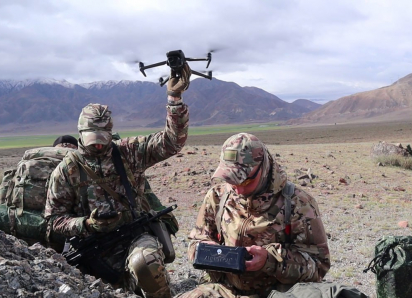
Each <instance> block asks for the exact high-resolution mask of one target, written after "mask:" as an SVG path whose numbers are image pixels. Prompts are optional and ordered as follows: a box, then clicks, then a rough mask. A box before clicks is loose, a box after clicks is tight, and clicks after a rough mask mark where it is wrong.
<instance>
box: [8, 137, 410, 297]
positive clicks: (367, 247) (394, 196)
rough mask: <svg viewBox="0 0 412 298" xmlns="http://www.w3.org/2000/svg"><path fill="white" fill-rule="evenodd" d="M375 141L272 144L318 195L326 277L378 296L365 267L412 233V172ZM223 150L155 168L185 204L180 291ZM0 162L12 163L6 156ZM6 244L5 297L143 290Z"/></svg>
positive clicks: (177, 272)
mask: <svg viewBox="0 0 412 298" xmlns="http://www.w3.org/2000/svg"><path fill="white" fill-rule="evenodd" d="M398 141H402V140H398ZM403 141H404V142H406V140H403ZM406 144H407V143H406ZM372 145H373V143H334V144H305V145H279V146H275V145H269V146H268V147H269V150H270V151H271V153H272V154H273V155H274V156H275V158H276V160H277V161H278V162H279V163H280V164H281V165H282V166H283V167H284V169H285V170H286V172H287V173H288V175H289V178H290V180H292V181H293V182H294V183H296V184H297V185H300V187H302V188H303V189H305V190H306V191H308V192H310V193H311V194H312V195H313V196H315V198H316V200H317V201H318V204H319V208H320V211H321V213H322V218H323V222H324V225H325V228H326V231H327V234H328V237H329V247H330V252H331V262H332V267H331V269H330V271H329V272H328V274H327V275H326V276H325V280H326V281H333V282H337V283H342V284H346V285H350V286H354V287H356V288H358V289H359V290H361V291H362V292H364V293H365V294H367V295H369V296H370V297H376V294H375V288H374V287H375V277H374V275H373V273H371V272H369V273H363V272H362V271H363V269H364V268H366V267H367V265H368V263H369V262H370V260H371V259H372V257H373V249H374V245H375V243H376V242H377V241H378V239H380V238H381V237H382V236H384V235H411V234H412V229H411V223H412V213H411V207H412V183H411V181H412V171H410V170H403V169H400V168H394V167H382V166H378V165H377V163H376V162H375V161H374V159H372V158H371V157H370V148H371V147H372ZM219 150H220V147H219V146H211V145H210V146H193V145H189V146H186V147H185V148H184V149H183V151H182V152H181V154H179V155H177V156H175V157H172V158H170V159H168V160H167V161H164V162H162V163H159V164H157V165H155V166H154V167H153V168H150V169H148V171H147V176H148V179H149V181H150V184H151V185H152V188H153V190H154V192H155V193H156V194H157V195H158V196H159V198H160V200H161V201H162V203H163V204H164V205H167V206H168V205H170V204H174V203H176V204H177V205H178V209H176V210H175V214H176V217H177V219H178V220H179V223H180V231H179V232H178V233H177V234H176V238H174V239H173V242H174V245H175V250H176V260H175V262H174V263H172V264H168V265H167V270H168V272H169V274H170V276H171V280H172V287H173V289H174V290H175V292H176V293H177V292H181V291H186V290H188V289H190V288H192V287H193V286H195V284H196V282H195V280H196V278H197V277H198V276H199V275H200V271H198V270H195V269H193V267H192V266H191V264H190V263H189V262H188V260H187V257H186V250H187V246H188V240H187V235H188V233H189V232H190V230H191V229H192V228H193V225H194V222H195V220H196V215H197V211H198V209H199V207H200V204H201V202H202V199H203V197H204V195H205V193H206V191H207V190H208V189H209V187H210V186H211V181H210V176H211V174H212V173H213V171H214V169H215V168H216V166H217V164H218V156H219ZM18 156H21V155H20V154H19V153H15V157H16V159H17V160H18V158H17V157H18ZM1 157H4V155H3V156H1ZM0 162H3V165H6V162H5V159H0ZM10 164H13V162H12V161H10ZM0 246H1V247H0V273H1V274H0V276H1V277H0V280H1V282H0V295H3V296H4V297H50V298H51V297H136V296H133V295H132V294H130V293H121V292H120V291H119V290H117V291H116V290H114V289H112V288H111V287H110V286H109V285H106V284H103V283H102V282H101V281H100V280H95V279H94V278H93V277H90V276H82V275H81V274H80V272H79V271H78V270H76V269H74V268H72V267H70V266H68V265H67V263H65V260H64V259H63V258H62V257H61V256H60V255H58V254H56V253H55V252H54V251H52V250H51V249H44V248H42V247H40V246H39V245H34V246H31V247H27V246H25V245H24V244H22V243H21V242H19V241H17V240H16V239H15V238H13V237H11V236H7V235H5V234H4V233H1V232H0ZM36 295H37V296H36ZM70 295H71V296H70Z"/></svg>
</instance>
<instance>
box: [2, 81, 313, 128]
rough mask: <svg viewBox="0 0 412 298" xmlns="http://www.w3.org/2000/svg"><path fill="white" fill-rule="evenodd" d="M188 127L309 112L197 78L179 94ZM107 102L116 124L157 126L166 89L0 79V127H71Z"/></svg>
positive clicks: (268, 96)
mask: <svg viewBox="0 0 412 298" xmlns="http://www.w3.org/2000/svg"><path fill="white" fill-rule="evenodd" d="M184 100H185V102H187V103H188V104H189V107H190V121H191V125H204V124H230V123H244V122H250V121H252V122H268V121H281V120H282V121H283V120H288V119H292V118H297V117H301V116H302V115H303V114H304V113H306V112H308V109H307V108H305V107H302V106H301V105H299V104H294V103H288V102H285V101H283V100H281V99H280V98H278V97H277V96H275V95H273V94H270V93H268V92H266V91H264V90H261V89H259V88H256V87H240V86H239V85H237V84H236V83H232V82H225V81H221V80H217V79H213V80H211V81H209V80H206V79H203V78H198V79H195V80H193V81H191V84H190V88H189V90H187V91H186V92H185V94H184ZM96 102H97V103H102V104H108V105H109V107H110V108H111V109H112V111H113V115H114V118H115V125H116V127H117V128H120V127H136V125H140V126H156V127H159V126H162V125H163V124H164V119H165V103H166V87H163V88H161V87H159V85H158V84H155V83H151V82H141V81H107V82H93V83H87V84H72V83H70V82H67V81H57V80H53V79H47V80H26V81H13V80H3V81H0V126H1V128H4V127H8V130H10V127H13V130H15V131H17V130H18V129H19V128H22V129H23V128H24V129H26V128H27V127H28V126H32V125H34V124H35V125H42V126H46V127H47V126H48V127H51V126H53V125H58V124H62V123H66V122H67V125H70V126H69V127H75V125H76V121H77V119H78V116H79V113H80V111H81V109H82V108H83V107H84V106H85V105H87V104H88V103H96Z"/></svg>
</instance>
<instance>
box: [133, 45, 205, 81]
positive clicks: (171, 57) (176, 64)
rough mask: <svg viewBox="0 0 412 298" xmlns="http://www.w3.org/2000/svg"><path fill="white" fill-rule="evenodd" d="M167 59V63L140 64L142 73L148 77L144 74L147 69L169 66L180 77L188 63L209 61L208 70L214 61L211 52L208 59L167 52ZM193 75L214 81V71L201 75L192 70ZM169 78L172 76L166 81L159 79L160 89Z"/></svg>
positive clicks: (178, 52)
mask: <svg viewBox="0 0 412 298" xmlns="http://www.w3.org/2000/svg"><path fill="white" fill-rule="evenodd" d="M166 57H167V60H166V61H162V62H158V63H154V64H150V65H146V66H145V65H144V63H143V62H139V69H140V72H141V73H142V74H143V75H144V76H145V77H146V73H145V72H144V71H145V70H146V69H149V68H153V67H158V66H162V65H165V64H167V65H168V66H169V67H170V68H171V69H172V70H174V71H175V72H176V74H177V75H178V76H180V75H179V74H180V73H181V71H182V69H183V66H184V64H185V62H186V61H207V65H206V68H208V67H209V64H210V62H211V61H212V53H211V52H209V53H208V54H207V57H206V58H188V57H185V54H184V53H183V51H182V50H176V51H170V52H167V53H166ZM192 74H194V75H197V76H199V77H203V78H206V79H209V80H211V79H212V71H211V70H210V71H208V72H207V74H204V73H200V72H197V71H194V70H192ZM169 78H170V76H169V77H167V78H166V79H163V78H162V77H160V78H159V83H160V87H162V86H163V85H164V84H166V83H167V81H168V80H169Z"/></svg>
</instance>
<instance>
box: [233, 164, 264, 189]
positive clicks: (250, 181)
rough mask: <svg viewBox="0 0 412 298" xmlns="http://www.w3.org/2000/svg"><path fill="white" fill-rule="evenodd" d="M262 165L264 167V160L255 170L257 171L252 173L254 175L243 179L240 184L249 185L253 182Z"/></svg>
mask: <svg viewBox="0 0 412 298" xmlns="http://www.w3.org/2000/svg"><path fill="white" fill-rule="evenodd" d="M261 167H262V162H261V163H260V164H259V167H258V168H257V170H256V171H255V173H254V174H253V175H252V177H247V178H246V179H245V181H243V182H242V183H240V184H238V186H242V187H245V186H247V185H249V184H250V183H252V182H253V180H255V179H256V177H257V175H258V174H259V172H260V168H261Z"/></svg>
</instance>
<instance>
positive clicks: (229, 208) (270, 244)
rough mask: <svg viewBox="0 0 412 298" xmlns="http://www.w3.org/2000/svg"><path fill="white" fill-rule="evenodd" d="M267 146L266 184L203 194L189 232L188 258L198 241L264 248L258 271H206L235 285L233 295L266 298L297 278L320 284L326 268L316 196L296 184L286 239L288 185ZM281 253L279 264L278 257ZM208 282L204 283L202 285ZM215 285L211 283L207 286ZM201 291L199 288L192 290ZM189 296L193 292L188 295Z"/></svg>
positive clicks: (228, 187) (324, 240)
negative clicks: (259, 189)
mask: <svg viewBox="0 0 412 298" xmlns="http://www.w3.org/2000/svg"><path fill="white" fill-rule="evenodd" d="M269 156H270V154H269V153H268V152H267V150H266V149H265V159H264V160H266V161H265V163H266V162H269V161H270V162H271V164H272V167H271V168H272V169H273V170H272V175H271V176H269V177H270V186H269V187H268V188H267V189H266V190H265V191H264V192H263V193H261V194H259V195H256V194H255V195H253V196H251V197H248V198H245V197H244V196H242V195H238V194H236V192H235V191H234V189H233V187H232V185H230V184H228V183H223V184H218V185H216V186H214V187H213V188H211V189H210V190H209V192H208V193H207V194H206V196H205V198H204V201H203V204H202V206H201V208H200V210H199V214H198V218H197V221H196V227H195V228H194V229H193V230H192V231H191V233H190V235H189V239H192V241H191V243H190V245H189V249H188V257H189V259H190V260H191V261H193V259H194V256H195V249H196V245H197V243H198V242H200V241H201V240H208V241H215V242H217V243H220V241H219V240H220V238H221V237H222V240H223V243H224V245H228V246H251V245H259V246H262V247H264V248H266V250H267V251H268V260H267V262H266V264H265V265H264V266H263V268H262V269H260V270H259V271H254V272H250V271H247V272H245V273H243V274H231V273H216V272H209V275H210V277H211V280H212V281H214V282H217V281H218V280H219V278H220V280H219V282H220V283H222V284H224V285H226V286H227V287H233V291H232V294H237V295H246V296H249V295H252V294H256V293H258V294H259V295H262V297H265V296H264V295H266V294H267V293H268V292H270V290H272V289H273V288H276V287H277V284H294V283H297V282H305V281H307V282H310V281H313V282H320V281H321V280H322V278H323V276H325V274H326V272H327V271H328V270H329V267H330V258H329V249H328V245H327V237H326V233H325V230H324V227H323V223H322V220H321V218H320V212H319V208H318V205H317V203H316V201H315V199H314V198H313V197H312V196H310V195H309V194H308V193H306V192H304V191H303V190H301V189H299V188H295V193H294V196H293V197H292V200H291V201H292V210H291V212H292V216H291V225H292V235H291V242H292V243H290V244H286V243H285V239H286V237H285V223H284V215H285V210H284V198H283V196H282V193H281V189H282V188H283V186H284V185H285V183H286V180H287V177H286V173H285V172H284V171H283V170H281V169H280V167H279V166H278V164H277V163H276V162H275V161H273V160H272V159H271V158H268V159H266V157H269ZM226 198H227V200H226V203H225V210H224V212H223V214H222V220H221V229H222V235H219V234H220V233H219V231H217V226H216V215H217V213H218V210H219V202H220V200H224V199H226ZM279 256H281V257H282V258H283V261H282V262H278V261H277V260H276V258H279ZM205 286H206V287H207V286H208V285H207V284H206V285H205ZM210 286H211V287H212V288H213V287H214V286H215V284H210ZM196 291H199V290H196ZM192 294H193V295H192ZM181 297H185V298H186V297H190V298H192V297H233V296H230V295H229V296H226V295H222V296H213V295H212V296H199V295H197V294H196V293H195V292H194V293H192V292H189V293H187V294H185V295H183V296H181Z"/></svg>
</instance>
